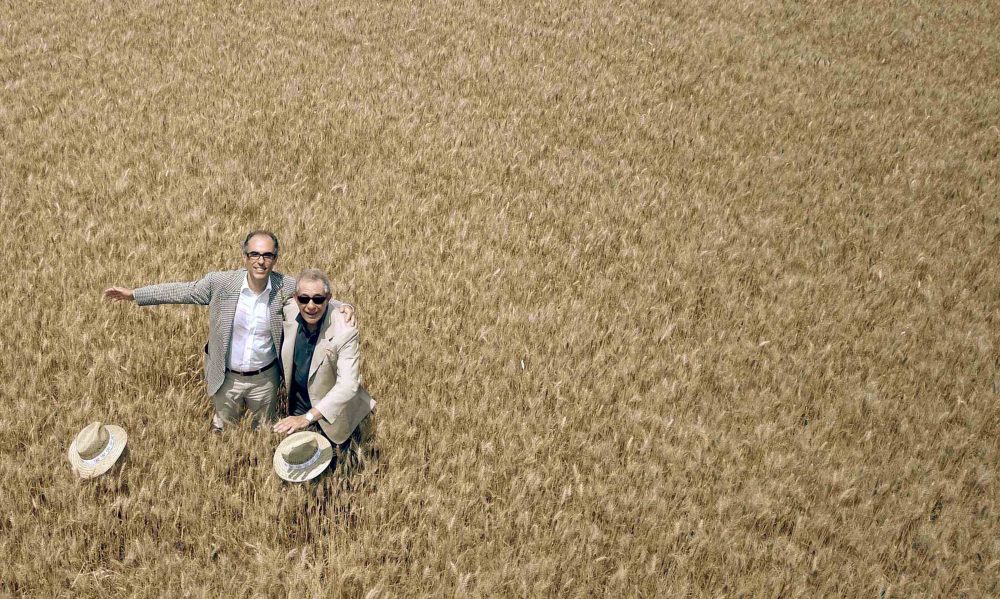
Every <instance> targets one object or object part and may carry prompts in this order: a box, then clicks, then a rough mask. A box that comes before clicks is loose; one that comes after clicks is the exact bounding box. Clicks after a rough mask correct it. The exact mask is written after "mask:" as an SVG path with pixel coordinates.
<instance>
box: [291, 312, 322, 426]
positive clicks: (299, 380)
mask: <svg viewBox="0 0 1000 599" xmlns="http://www.w3.org/2000/svg"><path fill="white" fill-rule="evenodd" d="M295 320H296V321H297V322H298V323H299V332H298V333H296V334H295V346H294V348H295V349H294V351H293V354H294V358H293V360H292V385H291V388H290V389H289V393H288V415H289V416H302V415H303V414H305V413H306V412H308V411H309V409H310V408H312V402H311V401H310V400H309V365H310V364H312V358H313V353H314V352H315V351H316V344H317V343H319V332H320V330H322V329H323V321H324V320H326V314H323V318H322V319H320V321H319V324H318V325H317V327H316V330H315V331H310V330H309V328H308V327H307V326H306V321H305V320H303V319H302V315H301V314H299V315H298V316H296V317H295Z"/></svg>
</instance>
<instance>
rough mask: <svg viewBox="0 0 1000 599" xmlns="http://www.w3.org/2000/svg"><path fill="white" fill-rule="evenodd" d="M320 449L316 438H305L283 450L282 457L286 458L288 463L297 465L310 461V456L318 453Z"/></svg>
mask: <svg viewBox="0 0 1000 599" xmlns="http://www.w3.org/2000/svg"><path fill="white" fill-rule="evenodd" d="M318 450H319V446H318V445H317V444H316V439H313V438H309V439H303V440H301V441H296V442H295V443H292V444H291V445H290V446H289V447H288V448H287V449H285V451H284V452H282V454H281V457H282V458H284V460H285V463H286V464H291V465H293V466H295V465H298V464H304V463H306V462H308V461H309V459H310V458H312V457H313V456H314V455H316V452H317V451H318Z"/></svg>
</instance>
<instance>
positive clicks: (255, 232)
mask: <svg viewBox="0 0 1000 599" xmlns="http://www.w3.org/2000/svg"><path fill="white" fill-rule="evenodd" d="M258 235H267V236H268V237H270V238H271V241H273V242H274V257H275V258H277V257H278V236H277V235H275V234H274V233H272V232H270V231H268V230H267V229H254V230H253V231H250V232H249V233H247V236H246V238H245V239H244V240H243V253H244V254H245V253H247V244H248V243H250V240H251V239H253V238H254V237H257V236H258Z"/></svg>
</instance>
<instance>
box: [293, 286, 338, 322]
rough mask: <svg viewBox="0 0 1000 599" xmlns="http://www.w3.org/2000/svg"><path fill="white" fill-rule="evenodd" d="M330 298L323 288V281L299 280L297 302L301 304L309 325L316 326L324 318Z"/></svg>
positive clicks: (301, 311) (300, 306)
mask: <svg viewBox="0 0 1000 599" xmlns="http://www.w3.org/2000/svg"><path fill="white" fill-rule="evenodd" d="M329 299H330V296H329V295H328V294H327V293H326V291H325V290H324V289H323V281H299V286H298V288H297V289H296V292H295V303H296V304H298V305H299V314H301V315H302V320H304V321H306V324H308V325H309V326H315V325H316V324H317V323H319V321H321V320H323V315H324V314H326V306H327V304H328V301H327V300H329ZM303 300H305V301H303Z"/></svg>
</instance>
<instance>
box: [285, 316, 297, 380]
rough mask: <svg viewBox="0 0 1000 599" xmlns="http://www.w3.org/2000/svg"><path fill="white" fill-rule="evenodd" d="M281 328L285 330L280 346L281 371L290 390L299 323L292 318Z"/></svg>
mask: <svg viewBox="0 0 1000 599" xmlns="http://www.w3.org/2000/svg"><path fill="white" fill-rule="evenodd" d="M282 326H283V327H284V329H285V341H284V343H282V344H281V369H282V370H283V371H284V373H285V385H287V386H288V389H291V388H292V368H293V367H294V366H295V338H296V337H297V336H298V334H299V321H298V320H296V319H295V317H294V316H293V317H292V318H291V319H289V320H286V321H285V322H284V323H283V325H282Z"/></svg>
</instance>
